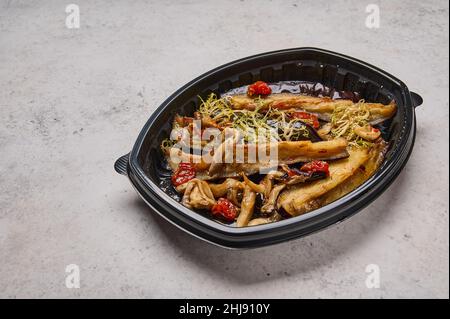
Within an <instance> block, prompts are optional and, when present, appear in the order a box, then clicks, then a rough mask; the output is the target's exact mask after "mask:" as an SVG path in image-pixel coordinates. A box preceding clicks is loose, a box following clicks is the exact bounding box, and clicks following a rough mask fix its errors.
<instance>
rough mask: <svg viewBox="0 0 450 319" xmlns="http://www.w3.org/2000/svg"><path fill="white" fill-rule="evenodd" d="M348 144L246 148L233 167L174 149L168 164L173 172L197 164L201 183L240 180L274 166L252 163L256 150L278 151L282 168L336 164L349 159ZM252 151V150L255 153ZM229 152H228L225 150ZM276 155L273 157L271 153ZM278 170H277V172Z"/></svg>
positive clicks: (305, 143)
mask: <svg viewBox="0 0 450 319" xmlns="http://www.w3.org/2000/svg"><path fill="white" fill-rule="evenodd" d="M347 144H348V143H347V141H346V140H345V139H343V138H338V139H334V140H330V141H322V142H316V143H312V142H311V141H296V142H277V143H275V142H274V143H271V144H261V145H257V144H245V145H244V160H243V163H242V162H241V163H238V162H237V160H236V157H234V158H233V161H232V163H223V162H224V161H223V160H221V158H220V157H219V160H216V161H214V160H213V161H211V162H209V163H208V162H207V161H205V160H204V158H202V157H201V156H199V155H192V154H187V153H184V152H182V150H180V149H176V148H173V149H171V151H170V154H171V156H169V158H168V162H169V165H170V167H171V168H172V170H176V168H177V166H178V163H179V162H191V163H195V161H196V162H197V163H195V168H196V173H197V175H196V176H197V178H199V179H202V180H212V179H218V178H225V177H237V176H240V174H241V173H245V174H246V175H252V174H255V173H258V172H260V171H261V170H264V169H266V170H269V169H270V168H272V167H273V166H274V163H273V162H271V161H269V159H270V158H269V157H268V158H267V159H261V160H260V159H259V158H257V159H256V162H254V163H251V162H250V163H249V160H248V154H249V153H250V152H254V153H253V154H258V151H259V150H258V149H257V148H262V149H264V150H266V154H270V148H277V151H278V156H277V159H278V162H277V163H276V166H277V165H281V164H294V163H299V162H309V161H312V160H334V159H341V158H345V157H348V155H349V154H348V152H347ZM230 145H231V146H230V147H233V150H230V152H232V154H234V156H236V151H235V147H236V144H230ZM252 148H253V149H252ZM225 152H226V150H225ZM272 154H273V153H272ZM222 159H223V158H222ZM276 166H275V168H276Z"/></svg>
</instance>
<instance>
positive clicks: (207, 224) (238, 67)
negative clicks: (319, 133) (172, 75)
mask: <svg viewBox="0 0 450 319" xmlns="http://www.w3.org/2000/svg"><path fill="white" fill-rule="evenodd" d="M257 80H263V81H266V82H277V81H288V80H301V81H310V82H319V83H322V84H324V85H326V86H328V87H331V88H334V89H336V90H345V91H353V92H358V93H359V94H360V96H361V97H362V98H364V99H365V100H366V101H370V102H381V103H388V102H389V101H390V100H392V99H395V101H396V102H397V105H398V111H397V113H396V115H395V117H394V118H393V119H392V120H390V121H389V122H388V123H387V127H386V132H385V133H386V134H385V138H386V139H387V140H388V141H389V142H390V143H391V147H390V149H389V151H388V153H387V155H386V159H385V161H384V163H383V164H382V166H381V167H380V168H379V169H378V171H377V172H376V173H375V174H374V176H372V177H371V178H370V179H369V180H367V181H366V182H365V183H364V184H363V185H361V186H360V187H358V188H357V189H355V190H354V191H352V192H351V193H349V194H347V195H346V196H344V197H342V198H340V199H338V200H336V201H335V202H333V203H331V204H329V205H326V206H324V207H321V208H319V209H317V210H314V211H312V212H309V213H306V214H304V215H301V216H297V217H294V218H290V219H286V220H282V221H279V222H275V223H271V224H265V225H259V226H252V227H244V228H235V227H230V226H226V225H223V224H220V223H218V222H216V221H214V220H211V219H209V218H207V217H205V216H203V215H201V214H198V213H196V212H194V211H192V210H190V209H188V208H186V207H184V206H183V205H181V204H180V203H179V202H177V201H176V200H174V199H173V198H171V197H170V196H169V194H167V193H166V192H164V191H163V190H162V189H161V188H160V187H159V186H158V185H159V178H160V174H161V163H162V154H161V151H160V148H159V145H160V143H161V141H162V140H163V139H164V138H166V137H168V136H169V133H170V130H171V121H172V119H173V115H174V114H175V113H180V114H187V115H190V114H192V113H193V112H194V110H195V109H196V107H197V103H198V98H197V96H198V95H200V96H203V97H205V96H207V95H208V94H209V93H211V92H215V93H218V94H221V93H224V92H226V91H228V90H230V89H232V88H236V87H240V86H243V85H248V84H251V83H253V82H255V81H257ZM420 104H422V98H421V97H420V96H419V95H417V94H416V93H413V92H410V91H409V90H408V88H407V86H406V85H405V84H404V83H403V82H401V81H400V80H398V79H396V78H395V77H393V76H392V75H390V74H388V73H386V72H384V71H382V70H380V69H378V68H376V67H374V66H372V65H369V64H367V63H365V62H362V61H359V60H357V59H354V58H351V57H348V56H345V55H342V54H338V53H334V52H330V51H326V50H322V49H316V48H295V49H287V50H280V51H274V52H268V53H263V54H258V55H255V56H251V57H247V58H244V59H240V60H237V61H234V62H230V63H227V64H225V65H223V66H220V67H218V68H216V69H213V70H211V71H209V72H207V73H205V74H203V75H201V76H199V77H198V78H196V79H194V80H192V81H191V82H189V83H188V84H186V85H185V86H183V87H182V88H180V89H179V90H177V91H176V92H175V93H174V94H172V95H171V96H170V97H169V98H168V99H167V100H166V101H164V103H162V104H161V105H160V106H159V107H158V109H157V110H156V111H155V112H154V113H153V114H152V115H151V117H150V118H149V120H148V121H147V123H146V124H145V126H144V127H143V129H142V131H141V133H140V134H139V136H138V138H137V140H136V143H135V144H134V147H133V149H132V151H131V152H130V153H129V154H127V155H124V156H122V157H121V158H119V159H118V160H117V161H116V163H115V169H116V171H117V172H119V173H121V174H124V175H127V176H128V177H129V179H130V181H131V183H132V185H133V186H134V187H135V189H136V190H137V192H138V193H139V195H140V196H141V197H142V198H143V199H144V201H145V202H146V203H147V204H148V205H149V206H150V207H151V208H153V210H154V211H155V212H157V213H158V214H160V215H161V216H162V217H164V218H165V219H166V220H168V221H170V222H171V223H173V224H174V225H176V226H178V227H179V228H181V229H183V230H184V231H186V232H188V233H190V234H192V235H194V236H196V237H198V238H201V239H203V240H206V241H208V242H211V243H214V244H216V245H219V246H223V247H227V248H250V247H259V246H265V245H270V244H274V243H278V242H282V241H286V240H290V239H293V238H298V237H301V236H305V235H308V234H310V233H312V232H315V231H318V230H320V229H323V228H325V227H327V226H330V225H332V224H335V223H337V222H339V221H342V220H343V219H345V218H347V217H349V216H351V215H353V214H355V213H357V212H358V211H360V210H361V209H362V208H364V207H365V206H367V205H368V204H370V203H371V202H372V201H373V200H375V198H377V197H378V196H379V195H380V194H381V193H382V192H383V191H384V190H386V188H387V187H388V186H389V185H390V184H391V183H392V181H393V180H394V179H395V178H396V177H397V176H398V174H399V173H400V171H401V170H402V168H403V167H404V165H405V164H406V162H407V160H408V158H409V155H410V154H411V151H412V148H413V145H414V138H415V133H416V119H415V111H414V108H415V107H417V106H419V105H420Z"/></svg>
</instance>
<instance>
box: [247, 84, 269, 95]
mask: <svg viewBox="0 0 450 319" xmlns="http://www.w3.org/2000/svg"><path fill="white" fill-rule="evenodd" d="M270 93H272V89H271V88H270V86H268V85H267V83H266V82H263V81H256V82H255V83H253V84H252V85H249V86H248V89H247V95H248V96H256V95H269V94H270Z"/></svg>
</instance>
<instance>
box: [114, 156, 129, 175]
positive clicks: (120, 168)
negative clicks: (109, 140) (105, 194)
mask: <svg viewBox="0 0 450 319" xmlns="http://www.w3.org/2000/svg"><path fill="white" fill-rule="evenodd" d="M129 158H130V153H128V154H125V155H123V156H121V157H119V158H118V159H117V160H116V162H115V163H114V169H115V170H116V172H117V173H119V174H122V175H128V171H127V169H128V160H129Z"/></svg>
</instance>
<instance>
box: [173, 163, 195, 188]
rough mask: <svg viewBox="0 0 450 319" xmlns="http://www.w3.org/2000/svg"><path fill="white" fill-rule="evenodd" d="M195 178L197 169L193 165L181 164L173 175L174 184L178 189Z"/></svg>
mask: <svg viewBox="0 0 450 319" xmlns="http://www.w3.org/2000/svg"><path fill="white" fill-rule="evenodd" d="M193 178H195V167H194V164H192V163H180V164H178V168H177V170H176V171H175V172H174V173H173V175H172V184H173V185H174V186H175V187H177V186H179V185H181V184H184V183H186V182H189V181H190V180H191V179H193Z"/></svg>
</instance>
